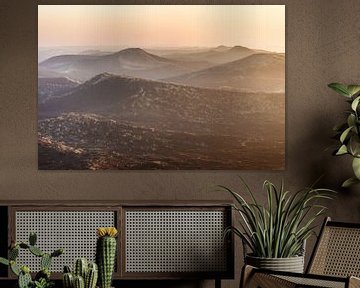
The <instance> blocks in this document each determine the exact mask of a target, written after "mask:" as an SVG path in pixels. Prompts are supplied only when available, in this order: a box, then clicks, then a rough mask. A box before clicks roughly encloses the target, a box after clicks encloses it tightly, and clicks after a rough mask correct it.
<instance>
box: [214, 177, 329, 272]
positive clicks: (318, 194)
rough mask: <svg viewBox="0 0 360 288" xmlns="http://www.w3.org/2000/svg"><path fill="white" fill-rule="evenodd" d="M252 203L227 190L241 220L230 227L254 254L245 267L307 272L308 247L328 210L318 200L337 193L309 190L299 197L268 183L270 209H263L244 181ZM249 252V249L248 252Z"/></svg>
mask: <svg viewBox="0 0 360 288" xmlns="http://www.w3.org/2000/svg"><path fill="white" fill-rule="evenodd" d="M243 183H244V186H245V190H246V192H247V194H248V195H249V196H250V198H251V201H246V200H245V198H244V197H243V196H241V195H240V194H239V193H237V192H235V191H233V190H232V189H230V188H227V187H225V186H220V187H221V189H223V190H226V191H227V192H229V193H230V194H231V195H232V196H233V197H234V199H235V201H236V204H234V205H233V208H234V209H235V211H236V212H238V214H239V216H240V221H239V226H238V227H235V226H232V227H228V228H227V229H226V231H225V232H226V233H229V232H233V233H234V234H235V235H236V236H239V237H240V238H241V240H242V241H243V244H244V247H247V248H248V250H250V253H248V254H246V255H244V257H245V264H249V265H252V266H255V267H259V268H265V269H270V270H278V271H290V272H300V273H302V272H303V270H304V244H305V241H306V240H307V239H308V238H309V237H310V235H311V234H313V233H314V229H315V227H316V225H315V222H316V221H315V220H316V219H318V217H320V216H321V215H322V214H323V213H324V211H325V209H326V207H325V206H323V205H319V203H318V200H321V199H331V194H332V193H333V192H334V191H332V190H328V189H314V188H311V187H310V188H305V189H302V190H300V191H298V192H296V193H290V191H285V189H284V185H283V184H281V187H280V188H279V189H278V188H277V187H275V185H274V184H273V183H271V182H270V181H268V180H266V181H265V182H264V189H265V190H266V193H267V203H266V205H265V206H264V205H261V204H260V203H259V202H258V201H257V199H256V198H255V196H254V193H253V192H252V191H251V189H250V188H249V186H248V185H246V183H245V182H244V181H243ZM244 251H246V249H244Z"/></svg>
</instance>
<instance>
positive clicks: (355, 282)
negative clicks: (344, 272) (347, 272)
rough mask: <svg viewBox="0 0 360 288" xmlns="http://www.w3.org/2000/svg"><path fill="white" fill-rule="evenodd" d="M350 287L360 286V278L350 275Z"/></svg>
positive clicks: (356, 287)
mask: <svg viewBox="0 0 360 288" xmlns="http://www.w3.org/2000/svg"><path fill="white" fill-rule="evenodd" d="M349 288H360V278H357V277H354V276H350V277H349Z"/></svg>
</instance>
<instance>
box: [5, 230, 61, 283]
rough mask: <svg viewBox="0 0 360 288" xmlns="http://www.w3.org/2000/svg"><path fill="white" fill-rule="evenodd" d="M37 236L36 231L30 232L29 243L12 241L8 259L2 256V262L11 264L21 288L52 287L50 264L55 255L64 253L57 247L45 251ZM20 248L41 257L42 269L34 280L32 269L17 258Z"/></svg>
mask: <svg viewBox="0 0 360 288" xmlns="http://www.w3.org/2000/svg"><path fill="white" fill-rule="evenodd" d="M36 241H37V236H36V234H35V233H30V236H29V243H24V242H20V243H12V244H11V247H10V249H9V252H8V257H9V258H8V259H6V258H3V257H0V263H1V264H4V265H7V266H10V269H11V271H12V272H13V273H14V274H15V275H16V276H17V277H18V287H19V288H50V287H52V286H54V283H53V282H52V281H51V280H50V275H51V273H50V271H49V268H50V265H51V262H52V259H53V258H54V257H58V256H60V255H61V254H63V253H64V250H63V249H57V250H55V251H54V252H52V253H51V254H49V253H45V252H43V251H42V250H40V249H39V247H37V246H36ZM20 249H26V250H28V251H29V252H30V253H32V254H33V255H35V256H37V257H39V258H41V260H40V266H41V270H40V271H39V272H38V273H37V274H36V275H35V279H34V280H33V279H32V278H31V275H30V269H29V267H28V266H26V265H24V266H21V267H19V265H18V264H17V263H16V259H17V257H18V256H19V251H20Z"/></svg>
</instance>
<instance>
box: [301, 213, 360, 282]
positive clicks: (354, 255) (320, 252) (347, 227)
mask: <svg viewBox="0 0 360 288" xmlns="http://www.w3.org/2000/svg"><path fill="white" fill-rule="evenodd" d="M307 273H310V274H317V275H327V276H344V277H348V276H356V277H360V224H350V223H341V222H333V221H331V219H330V218H327V219H326V220H325V222H324V224H323V227H322V231H321V234H320V237H319V239H318V242H317V244H316V246H315V249H314V252H313V255H312V257H311V259H310V263H309V266H308V269H307Z"/></svg>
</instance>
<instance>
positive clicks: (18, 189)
mask: <svg viewBox="0 0 360 288" xmlns="http://www.w3.org/2000/svg"><path fill="white" fill-rule="evenodd" d="M51 2H52V1H38V2H37V3H36V1H29V0H24V1H19V0H0V99H1V104H0V136H1V137H0V200H25V199H39V200H51V199H65V200H73V199H77V200H82V199H83V200H89V199H106V200H112V199H114V200H115V199H116V200H133V199H139V200H146V199H151V200H157V199H161V200H208V199H213V200H214V199H225V198H226V199H229V198H228V197H227V195H225V194H220V193H218V192H214V191H211V190H209V189H207V187H208V186H211V185H212V184H224V185H228V186H232V187H237V186H238V185H239V181H238V179H237V175H241V176H242V177H244V178H245V179H246V180H247V182H248V183H249V184H250V185H251V186H252V187H254V188H255V189H256V190H257V196H258V197H261V199H265V197H264V196H265V195H264V193H263V192H262V191H261V185H262V182H263V180H264V179H270V180H272V181H274V182H276V183H279V182H280V181H281V179H282V178H284V179H285V182H286V185H287V186H288V187H289V188H290V189H297V188H301V187H303V186H305V185H308V184H310V183H311V182H312V181H313V180H315V179H316V178H318V177H319V176H320V175H321V174H323V173H325V176H324V178H323V180H322V181H321V185H322V186H326V187H329V188H334V189H337V190H339V192H340V193H339V195H338V199H337V200H336V201H334V202H333V204H332V207H331V209H330V210H329V215H331V216H332V217H333V218H334V219H337V220H343V221H357V222H359V221H360V186H358V187H354V188H352V189H350V190H348V191H344V190H341V189H339V186H340V183H341V181H342V180H343V179H345V178H346V177H347V176H348V175H350V173H351V167H350V163H349V162H348V161H347V160H348V159H346V158H334V157H332V156H331V155H330V152H329V151H324V150H325V148H326V147H327V146H329V145H330V144H331V143H332V140H331V139H330V137H331V135H332V130H331V129H332V126H333V125H334V124H336V122H338V121H339V120H340V119H341V117H342V115H343V114H342V113H343V110H344V109H345V108H346V104H345V103H344V101H343V99H342V98H341V97H340V96H337V95H336V94H334V93H333V92H331V91H330V90H329V89H328V88H327V87H326V85H327V83H330V82H334V81H339V82H347V83H352V82H354V83H359V82H360V69H359V64H360V48H359V47H360V32H359V31H360V22H359V21H358V20H357V19H358V16H359V15H360V2H359V1H358V0H301V1H300V0H297V1H295V0H288V1H285V0H283V1H280V0H279V1H265V0H263V1H261V0H258V1H250V0H248V1H246V0H243V1H226V2H225V1H223V2H220V1H200V0H198V1H190V0H189V1H178V2H177V3H195V2H196V3H200V4H201V3H202V4H225V3H228V4H230V3H231V4H286V23H287V24H286V26H287V27H286V28H287V30H286V74H287V75H286V77H287V79H286V101H287V102H286V140H287V142H286V149H287V151H286V170H285V171H283V172H271V171H269V172H266V171H265V172H264V171H263V172H258V171H181V172H177V171H159V172H157V171H141V172H135V171H129V172H128V171H98V172H89V171H38V170H37V135H36V129H37V128H36V126H37V125H36V121H37V116H36V114H37V113H36V111H37V107H36V106H37V104H36V101H37V98H36V90H37V4H50V3H51ZM174 2H175V1H170V0H169V1H162V0H159V1H156V0H153V1H151V0H149V1H120V0H119V1H101V0H93V1H76V2H75V1H64V0H58V1H56V3H57V4H60V3H61V4H65V3H77V4H85V3H86V4H89V3H91V4H104V3H108V4H121V3H123V4H124V3H126V4H134V3H136V4H140V3H142V4H145V3H146V4H155V3H158V4H159V3H174ZM184 21H186V19H184ZM259 121H260V119H259ZM270 133H271V132H270ZM310 246H311V245H310ZM239 250H240V249H239ZM308 250H311V247H310V248H309V249H308ZM236 255H237V257H238V258H239V259H238V261H237V264H236V265H237V267H236V269H238V270H239V269H240V265H241V263H240V262H241V259H240V253H239V252H237V254H236ZM237 274H238V273H237ZM238 278H239V275H237V280H236V281H226V284H225V287H237V285H238V284H237V281H238ZM187 284H189V285H190V283H187ZM187 284H184V285H185V286H186V285H187ZM206 284H207V285H205V286H210V287H211V285H212V283H209V282H208V283H206Z"/></svg>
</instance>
